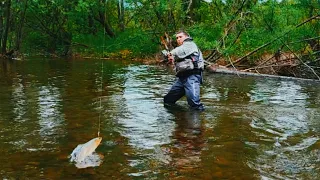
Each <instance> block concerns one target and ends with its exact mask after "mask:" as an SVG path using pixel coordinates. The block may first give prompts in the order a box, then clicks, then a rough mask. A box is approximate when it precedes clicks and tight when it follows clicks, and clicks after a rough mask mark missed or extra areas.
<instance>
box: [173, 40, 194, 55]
mask: <svg viewBox="0 0 320 180" xmlns="http://www.w3.org/2000/svg"><path fill="white" fill-rule="evenodd" d="M196 52H198V48H197V46H196V45H195V44H194V43H184V44H182V45H181V46H178V47H176V48H175V49H173V50H172V51H171V54H172V55H173V56H174V58H175V59H176V58H178V59H183V58H185V57H187V56H189V55H191V54H193V53H196Z"/></svg>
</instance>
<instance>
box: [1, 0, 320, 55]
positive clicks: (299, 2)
mask: <svg viewBox="0 0 320 180" xmlns="http://www.w3.org/2000/svg"><path fill="white" fill-rule="evenodd" d="M319 12H320V1H319V0H282V1H279V0H232V1H231V0H206V1H204V0H68V1H65V0H15V1H14V0H1V1H0V38H1V39H0V50H1V54H10V53H12V52H21V53H24V54H50V55H52V54H54V55H58V56H70V55H74V54H80V55H94V56H119V57H122V58H126V57H143V56H148V55H152V54H154V53H156V52H159V49H160V46H161V45H160V41H159V37H160V36H162V35H163V34H164V32H168V33H169V34H171V35H173V34H174V32H175V31H176V30H178V29H181V28H183V29H186V30H187V31H189V33H190V34H191V35H192V36H193V37H194V39H195V41H196V42H197V43H198V45H199V46H200V48H201V49H202V50H204V51H207V54H208V56H207V59H208V60H211V61H215V60H217V59H219V58H221V57H225V58H226V57H241V56H244V55H245V54H247V53H249V52H251V51H253V50H255V49H256V48H258V47H260V46H262V45H264V44H266V43H269V42H271V43H270V45H269V44H268V45H267V46H265V47H264V48H261V50H260V49H259V51H257V52H256V53H255V55H257V56H259V55H261V54H263V53H274V52H275V51H277V50H278V49H281V50H285V51H288V50H289V49H290V50H293V51H295V52H300V53H301V52H304V53H309V54H310V55H312V56H310V58H311V59H317V58H319V52H317V51H319V50H320V49H319V36H320V22H319V18H320V17H319ZM309 18H311V19H312V20H310V21H307V20H308V19H309ZM304 22H305V23H304ZM300 23H302V24H300ZM284 44H286V45H285V46H284ZM313 56H314V57H313Z"/></svg>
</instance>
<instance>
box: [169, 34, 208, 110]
mask: <svg viewBox="0 0 320 180" xmlns="http://www.w3.org/2000/svg"><path fill="white" fill-rule="evenodd" d="M176 38H177V43H178V47H176V48H175V49H173V50H172V51H171V52H169V53H168V60H169V61H170V62H173V63H174V65H175V70H176V76H177V77H178V78H177V79H176V81H175V83H174V84H173V85H172V87H171V89H170V90H169V92H168V94H167V95H165V96H164V103H165V105H171V104H175V103H176V101H178V100H179V99H180V98H182V97H183V96H184V95H185V96H186V97H187V101H188V104H189V106H190V108H191V109H194V110H200V111H203V110H204V106H203V104H202V103H201V102H200V84H201V83H202V71H203V69H204V62H203V56H202V53H201V51H200V50H199V48H198V47H197V45H196V44H195V43H194V42H193V39H192V38H191V37H190V36H189V34H188V33H187V32H185V31H178V32H177V33H176Z"/></svg>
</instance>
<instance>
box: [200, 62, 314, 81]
mask: <svg viewBox="0 0 320 180" xmlns="http://www.w3.org/2000/svg"><path fill="white" fill-rule="evenodd" d="M206 70H207V71H208V72H211V73H221V74H231V75H237V76H239V77H241V76H255V77H262V78H275V79H283V80H300V81H311V82H319V83H320V80H317V79H304V78H297V77H289V76H277V75H270V74H259V73H252V72H243V71H237V70H232V69H227V68H226V67H222V66H219V65H210V66H207V67H206Z"/></svg>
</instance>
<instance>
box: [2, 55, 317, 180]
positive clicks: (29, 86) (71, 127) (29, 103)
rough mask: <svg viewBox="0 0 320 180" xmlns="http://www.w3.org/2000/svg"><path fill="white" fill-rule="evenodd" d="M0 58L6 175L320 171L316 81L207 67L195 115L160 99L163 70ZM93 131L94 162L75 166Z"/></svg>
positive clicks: (229, 175) (165, 80)
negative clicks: (74, 156)
mask: <svg viewBox="0 0 320 180" xmlns="http://www.w3.org/2000/svg"><path fill="white" fill-rule="evenodd" d="M0 62H1V65H0V147H1V149H0V153H1V154H2V156H0V162H1V163H0V177H2V178H3V179H10V178H14V179H19V178H22V179H23V178H30V179H319V178H320V165H319V164H320V120H319V119H320V107H319V104H320V103H319V102H320V101H319V100H320V92H319V88H320V84H317V83H310V82H301V81H284V80H278V79H265V78H257V77H238V76H229V75H219V74H208V73H206V74H205V83H204V84H203V86H202V89H201V97H202V101H203V103H204V104H205V106H206V110H205V111H204V112H201V113H199V112H193V111H190V110H189V109H188V107H187V103H186V100H185V99H182V100H181V101H179V102H178V106H177V107H171V108H165V107H164V106H163V103H162V97H163V95H165V93H166V92H167V91H168V89H169V88H170V86H171V84H172V82H173V79H174V75H173V74H172V72H171V71H170V70H168V69H166V68H162V67H157V66H147V65H139V64H128V63H125V62H122V61H103V63H102V61H101V60H93V59H90V60H59V59H43V58H32V59H27V60H25V61H4V60H0ZM102 64H103V66H102ZM102 71H103V72H102ZM99 122H100V123H99ZM99 130H100V135H101V136H102V138H103V139H102V141H101V144H100V145H99V146H98V148H97V149H96V153H97V154H98V155H99V157H100V158H101V160H102V163H101V165H100V166H98V167H93V168H85V169H78V168H77V167H76V166H75V164H73V163H71V162H70V159H69V158H68V156H69V155H70V154H71V152H72V150H73V149H74V148H75V147H77V145H79V144H83V143H85V142H87V141H89V140H90V139H92V138H94V137H97V133H98V131H99Z"/></svg>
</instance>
